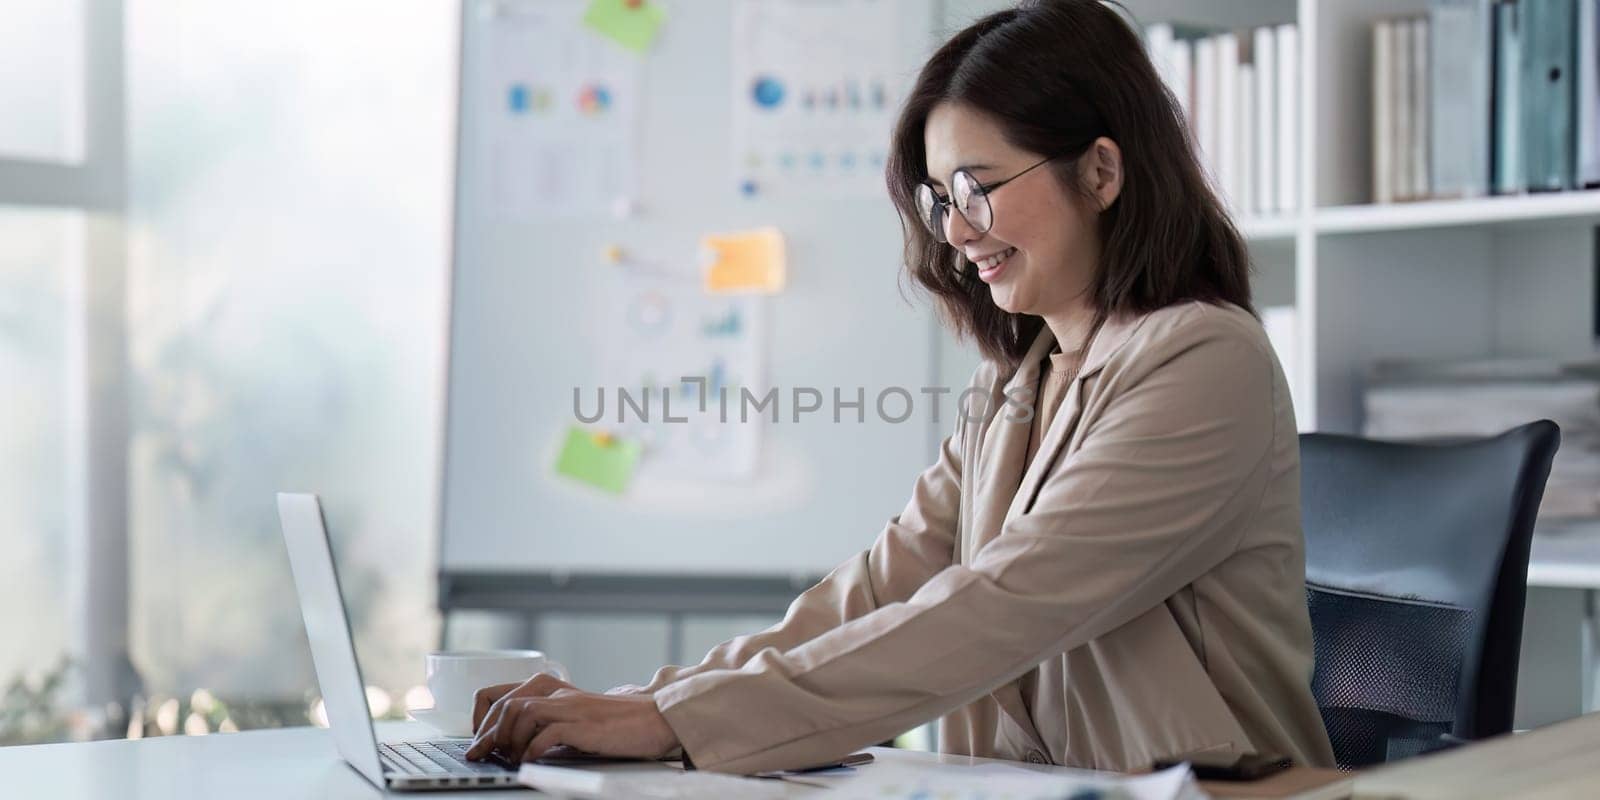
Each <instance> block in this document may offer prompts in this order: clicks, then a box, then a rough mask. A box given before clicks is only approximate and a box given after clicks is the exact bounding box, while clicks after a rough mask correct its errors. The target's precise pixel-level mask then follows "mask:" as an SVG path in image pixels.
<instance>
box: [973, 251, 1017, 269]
mask: <svg viewBox="0 0 1600 800" xmlns="http://www.w3.org/2000/svg"><path fill="white" fill-rule="evenodd" d="M1015 252H1017V248H1015V247H1008V248H1006V249H1005V250H1003V251H1001V252H999V253H995V254H994V255H992V256H989V257H988V258H985V259H983V260H982V261H979V262H978V269H994V268H995V267H998V266H1000V262H1002V261H1005V260H1006V259H1008V258H1010V257H1011V254H1012V253H1015Z"/></svg>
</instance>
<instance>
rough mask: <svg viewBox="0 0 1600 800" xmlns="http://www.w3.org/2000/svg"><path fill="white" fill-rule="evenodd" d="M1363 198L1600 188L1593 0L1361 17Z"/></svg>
mask: <svg viewBox="0 0 1600 800" xmlns="http://www.w3.org/2000/svg"><path fill="white" fill-rule="evenodd" d="M1371 25H1372V28H1371V37H1370V42H1371V48H1372V52H1371V64H1372V74H1371V84H1370V86H1371V93H1372V94H1371V98H1370V100H1371V109H1372V116H1371V119H1372V139H1371V141H1372V148H1371V151H1372V164H1371V168H1372V200H1373V202H1376V203H1388V202H1393V201H1400V200H1421V199H1436V198H1468V197H1481V196H1484V195H1486V194H1518V193H1521V192H1528V191H1535V192H1543V191H1561V190H1567V189H1582V188H1589V187H1600V0H1428V2H1427V13H1426V15H1425V16H1414V15H1407V16H1400V17H1389V18H1383V19H1376V20H1373V22H1372V23H1371Z"/></svg>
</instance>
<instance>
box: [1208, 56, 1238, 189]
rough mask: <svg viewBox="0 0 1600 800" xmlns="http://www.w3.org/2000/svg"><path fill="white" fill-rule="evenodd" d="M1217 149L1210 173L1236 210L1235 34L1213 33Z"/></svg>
mask: <svg viewBox="0 0 1600 800" xmlns="http://www.w3.org/2000/svg"><path fill="white" fill-rule="evenodd" d="M1216 57H1217V114H1216V117H1217V134H1216V135H1217V139H1216V142H1217V151H1216V153H1214V154H1213V155H1212V158H1211V164H1212V168H1213V173H1212V174H1213V176H1214V177H1215V178H1216V181H1217V185H1218V187H1219V188H1220V189H1221V190H1222V198H1223V202H1225V203H1227V204H1228V207H1229V208H1230V209H1232V210H1234V211H1236V212H1237V211H1239V210H1240V209H1239V207H1238V202H1237V201H1238V195H1237V193H1236V192H1237V184H1238V179H1239V165H1238V161H1239V130H1238V128H1239V37H1238V36H1237V35H1235V34H1233V33H1221V34H1217V49H1216Z"/></svg>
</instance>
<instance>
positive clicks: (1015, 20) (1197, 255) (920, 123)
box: [886, 0, 1255, 367]
mask: <svg viewBox="0 0 1600 800" xmlns="http://www.w3.org/2000/svg"><path fill="white" fill-rule="evenodd" d="M945 102H952V103H960V104H963V105H966V106H968V107H971V108H974V109H977V110H979V111H981V112H983V113H986V114H988V115H989V116H991V117H993V118H994V119H995V120H997V121H998V122H999V124H1000V127H1001V130H1002V131H1003V132H1004V134H1005V137H1006V139H1007V141H1009V142H1010V143H1011V144H1012V145H1013V146H1015V147H1018V148H1020V149H1023V150H1027V151H1030V152H1033V153H1037V154H1039V155H1041V156H1053V157H1056V158H1057V160H1056V161H1054V162H1052V165H1051V167H1052V171H1053V173H1054V174H1055V176H1056V178H1057V180H1060V181H1061V182H1062V185H1063V186H1065V187H1067V188H1068V189H1069V190H1070V191H1074V192H1078V193H1080V194H1083V193H1086V192H1087V191H1088V190H1087V188H1086V187H1082V186H1080V185H1079V179H1078V174H1079V173H1078V160H1079V158H1081V157H1082V156H1083V155H1084V153H1086V152H1087V151H1088V150H1089V147H1090V145H1091V144H1093V143H1094V141H1095V139H1097V138H1099V137H1101V136H1105V137H1108V138H1110V139H1111V140H1112V141H1114V142H1116V143H1117V145H1118V146H1119V147H1120V148H1121V150H1122V170H1123V184H1122V190H1121V193H1120V194H1119V196H1118V198H1117V200H1116V202H1114V203H1112V204H1111V206H1110V207H1109V208H1108V209H1106V210H1105V211H1103V212H1101V214H1100V218H1099V225H1098V229H1099V235H1100V241H1101V256H1100V263H1099V264H1098V266H1097V270H1096V275H1095V278H1094V284H1093V287H1092V290H1093V293H1094V295H1093V302H1094V305H1095V306H1096V307H1097V308H1098V310H1099V312H1100V313H1101V314H1104V315H1107V316H1109V315H1112V314H1116V313H1121V312H1139V313H1143V312H1148V311H1153V310H1155V309H1158V308H1162V307H1164V306H1168V305H1172V304H1174V303H1179V302H1183V301H1188V300H1202V301H1206V302H1212V303H1222V302H1228V303H1233V304H1235V305H1238V306H1240V307H1242V308H1244V309H1246V310H1249V311H1250V312H1251V313H1252V314H1253V313H1255V311H1254V308H1253V306H1252V305H1251V301H1250V257H1249V252H1248V251H1247V250H1246V248H1245V245H1244V241H1243V239H1242V237H1241V236H1240V235H1239V232H1238V230H1237V229H1236V228H1235V227H1234V225H1233V222H1232V220H1230V219H1229V217H1228V214H1227V211H1226V210H1225V209H1224V208H1223V205H1222V203H1221V202H1220V201H1219V200H1218V198H1217V196H1216V194H1215V193H1214V192H1213V191H1212V190H1211V187H1210V185H1209V184H1208V183H1207V182H1206V178H1205V176H1204V173H1203V172H1202V170H1201V167H1200V164H1199V162H1198V160H1197V159H1196V157H1195V149H1194V146H1193V143H1192V141H1191V139H1190V137H1189V132H1188V128H1187V126H1186V124H1185V122H1184V118H1183V111H1182V110H1181V107H1180V106H1179V105H1178V102H1177V100H1176V99H1175V98H1174V97H1173V96H1172V94H1171V93H1169V92H1168V91H1167V89H1166V86H1165V85H1164V84H1163V83H1162V81H1161V78H1160V77H1159V76H1158V75H1157V73H1156V69H1155V67H1154V65H1152V64H1151V62H1150V58H1149V56H1148V55H1146V53H1145V49H1144V43H1143V41H1142V40H1141V38H1140V36H1139V34H1138V33H1137V32H1136V31H1135V30H1134V29H1133V28H1132V27H1131V26H1130V25H1129V24H1128V23H1127V22H1126V21H1125V20H1124V19H1123V18H1122V16H1120V15H1119V14H1118V13H1117V12H1116V11H1114V10H1112V9H1111V8H1110V7H1108V6H1107V5H1105V4H1104V3H1102V2H1100V0H1035V1H1034V2H1025V3H1023V4H1021V5H1020V6H1018V7H1017V8H1013V9H1008V10H1005V11H1000V12H998V13H995V14H990V15H989V16H986V17H984V18H982V19H980V20H978V21H977V22H974V23H973V24H972V25H970V26H968V27H967V28H966V29H965V30H963V31H961V32H960V33H957V34H956V35H955V36H953V37H952V38H951V39H950V41H948V42H946V43H945V44H944V46H943V47H940V48H939V50H938V52H936V53H934V54H933V56H932V58H930V59H928V63H927V64H925V65H924V66H923V68H922V72H921V74H920V75H918V77H917V82H916V85H915V86H914V87H913V88H912V90H911V93H910V95H909V97H908V98H907V99H906V104H905V107H904V108H903V109H902V110H901V113H900V119H899V122H898V123H897V124H896V125H895V130H894V138H893V141H892V142H891V145H890V154H889V159H888V164H887V168H886V178H887V180H888V184H889V194H890V197H891V198H892V199H893V200H894V204H895V206H896V208H897V209H898V210H899V212H900V223H901V228H902V230H903V231H904V234H905V261H906V269H907V271H908V272H909V274H910V275H911V277H912V279H913V280H915V282H916V283H917V284H918V285H920V286H921V287H922V288H924V289H925V290H927V291H928V292H929V293H931V294H932V295H933V297H934V298H935V300H936V302H937V305H938V307H939V311H940V315H941V316H942V317H943V318H944V320H945V322H946V324H947V325H949V326H950V327H952V328H953V329H954V330H955V332H956V334H957V335H958V336H960V337H962V338H970V339H973V340H975V341H976V342H977V344H978V347H979V348H980V349H981V350H982V351H983V354H984V356H985V357H987V358H989V359H992V360H994V361H997V362H1000V363H1002V364H1006V365H1008V366H1010V367H1015V366H1016V365H1017V363H1018V362H1019V361H1020V360H1021V358H1022V356H1023V354H1024V353H1026V352H1027V350H1028V347H1029V346H1030V345H1031V344H1032V343H1033V339H1034V337H1035V336H1036V335H1037V334H1038V332H1039V329H1040V327H1041V326H1042V325H1043V324H1044V322H1043V320H1042V319H1041V318H1040V317H1037V316H1033V315H1029V314H1012V313H1009V312H1006V311H1004V310H1002V309H1001V308H999V307H998V306H996V305H995V303H994V301H993V299H992V298H991V297H990V294H989V287H988V286H987V285H986V284H984V283H983V282H982V281H981V280H979V279H978V277H977V274H976V270H973V269H968V268H966V267H967V264H966V263H965V261H966V259H965V256H963V255H962V254H961V252H960V251H958V250H956V249H955V248H954V247H951V246H950V245H947V244H942V243H940V242H939V241H938V240H936V239H935V238H934V237H933V236H932V235H931V234H929V233H928V230H927V229H926V228H925V227H924V226H923V225H922V223H921V221H920V218H919V215H918V212H917V206H916V199H915V198H916V189H917V185H918V184H919V183H921V182H922V181H924V180H926V179H927V177H928V176H927V153H926V152H925V146H924V140H923V128H924V126H925V125H926V123H927V120H928V115H929V113H930V112H931V111H932V110H933V108H934V107H935V106H937V105H938V104H940V103H945Z"/></svg>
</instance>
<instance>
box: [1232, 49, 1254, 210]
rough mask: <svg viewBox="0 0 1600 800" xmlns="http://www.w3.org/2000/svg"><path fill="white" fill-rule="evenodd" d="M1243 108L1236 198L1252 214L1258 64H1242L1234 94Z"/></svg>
mask: <svg viewBox="0 0 1600 800" xmlns="http://www.w3.org/2000/svg"><path fill="white" fill-rule="evenodd" d="M1234 97H1235V101H1236V102H1237V104H1238V107H1239V114H1238V118H1239V127H1238V131H1237V132H1238V136H1237V137H1235V141H1236V143H1237V144H1236V145H1235V147H1234V149H1235V150H1236V153H1235V161H1234V169H1235V173H1234V175H1235V178H1236V179H1235V180H1234V182H1233V192H1234V194H1233V198H1234V200H1235V201H1236V202H1237V203H1238V208H1237V210H1238V211H1240V212H1242V213H1246V214H1248V213H1251V212H1254V211H1256V210H1257V205H1256V155H1255V153H1256V68H1255V65H1254V64H1240V65H1239V85H1238V88H1237V89H1236V90H1235V93H1234Z"/></svg>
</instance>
